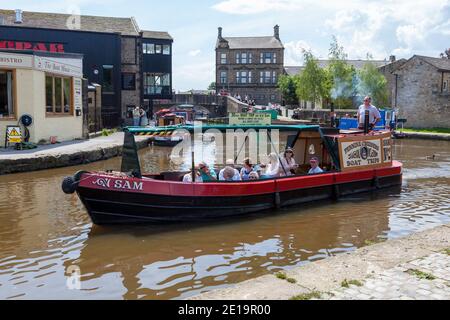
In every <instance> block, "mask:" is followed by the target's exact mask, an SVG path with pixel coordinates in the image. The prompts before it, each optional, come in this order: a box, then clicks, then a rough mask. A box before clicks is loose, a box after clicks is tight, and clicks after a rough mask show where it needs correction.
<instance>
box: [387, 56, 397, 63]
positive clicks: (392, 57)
mask: <svg viewBox="0 0 450 320" xmlns="http://www.w3.org/2000/svg"><path fill="white" fill-rule="evenodd" d="M396 60H397V58H396V57H395V56H390V57H389V61H390V62H391V63H392V62H395V61H396Z"/></svg>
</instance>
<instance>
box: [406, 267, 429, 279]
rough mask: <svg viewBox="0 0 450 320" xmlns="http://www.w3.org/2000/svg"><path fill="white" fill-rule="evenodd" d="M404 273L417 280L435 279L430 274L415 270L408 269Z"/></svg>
mask: <svg viewBox="0 0 450 320" xmlns="http://www.w3.org/2000/svg"><path fill="white" fill-rule="evenodd" d="M406 273H409V274H410V275H413V276H416V277H417V278H419V279H425V280H434V279H436V277H435V276H434V275H432V274H431V273H426V272H423V271H420V270H417V269H409V270H407V271H406Z"/></svg>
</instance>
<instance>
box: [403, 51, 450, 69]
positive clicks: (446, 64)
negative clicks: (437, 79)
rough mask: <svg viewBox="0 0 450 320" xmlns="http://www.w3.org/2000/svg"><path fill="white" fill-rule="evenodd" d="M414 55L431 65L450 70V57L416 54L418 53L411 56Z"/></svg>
mask: <svg viewBox="0 0 450 320" xmlns="http://www.w3.org/2000/svg"><path fill="white" fill-rule="evenodd" d="M414 57H417V58H419V59H422V60H424V61H426V62H428V63H429V64H431V65H432V66H434V67H436V68H437V69H439V70H443V71H450V59H444V58H434V57H426V56H418V55H415V56H413V58H414ZM411 59H412V58H411Z"/></svg>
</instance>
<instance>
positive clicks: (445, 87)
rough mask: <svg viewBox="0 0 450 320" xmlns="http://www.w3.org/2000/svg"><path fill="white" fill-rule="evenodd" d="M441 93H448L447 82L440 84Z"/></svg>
mask: <svg viewBox="0 0 450 320" xmlns="http://www.w3.org/2000/svg"><path fill="white" fill-rule="evenodd" d="M442 91H448V81H444V82H443V83H442Z"/></svg>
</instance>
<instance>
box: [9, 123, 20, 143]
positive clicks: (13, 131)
mask: <svg viewBox="0 0 450 320" xmlns="http://www.w3.org/2000/svg"><path fill="white" fill-rule="evenodd" d="M6 142H7V143H21V142H22V130H21V128H20V127H17V126H7V127H6Z"/></svg>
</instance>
